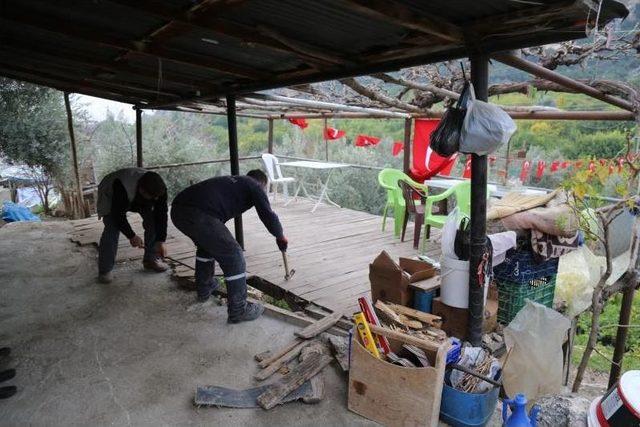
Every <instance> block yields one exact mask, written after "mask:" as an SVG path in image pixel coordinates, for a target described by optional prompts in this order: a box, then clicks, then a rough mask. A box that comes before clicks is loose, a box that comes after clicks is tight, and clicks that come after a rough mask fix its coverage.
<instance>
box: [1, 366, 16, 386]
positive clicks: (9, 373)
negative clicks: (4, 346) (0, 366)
mask: <svg viewBox="0 0 640 427" xmlns="http://www.w3.org/2000/svg"><path fill="white" fill-rule="evenodd" d="M15 376H16V370H15V369H7V370H5V371H2V372H0V383H2V382H5V381H9V380H10V379H11V378H13V377H15Z"/></svg>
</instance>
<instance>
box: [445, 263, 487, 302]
mask: <svg viewBox="0 0 640 427" xmlns="http://www.w3.org/2000/svg"><path fill="white" fill-rule="evenodd" d="M440 269H441V270H440V299H441V301H442V303H444V304H446V305H448V306H451V307H456V308H469V261H461V260H459V259H453V258H449V257H445V256H443V257H441V258H440ZM488 290H489V287H488V286H485V287H484V302H485V303H486V302H487V292H488Z"/></svg>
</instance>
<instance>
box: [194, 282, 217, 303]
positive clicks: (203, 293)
mask: <svg viewBox="0 0 640 427" xmlns="http://www.w3.org/2000/svg"><path fill="white" fill-rule="evenodd" d="M218 289H220V282H219V281H218V279H216V278H215V277H213V278H211V282H209V284H208V285H205V289H204V290H200V289H198V297H197V299H198V302H205V301H207V300H208V299H209V298H210V297H211V296H212V295H214V294H216V293H217V292H218Z"/></svg>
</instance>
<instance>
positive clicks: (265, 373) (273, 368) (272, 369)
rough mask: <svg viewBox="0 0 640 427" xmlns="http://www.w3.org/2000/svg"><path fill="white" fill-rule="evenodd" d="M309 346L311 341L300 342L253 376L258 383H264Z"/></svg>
mask: <svg viewBox="0 0 640 427" xmlns="http://www.w3.org/2000/svg"><path fill="white" fill-rule="evenodd" d="M309 344H311V341H300V342H299V343H298V344H296V346H295V347H293V348H292V349H291V350H289V351H288V352H286V353H285V354H283V355H282V356H280V357H279V358H277V359H276V360H274V361H273V362H272V363H271V364H270V365H268V366H267V367H266V368H264V369H262V370H260V371H259V372H258V373H257V374H255V375H254V376H253V378H255V379H256V380H258V381H264V380H266V379H267V378H269V377H270V376H271V375H273V374H275V373H276V372H278V370H279V369H280V368H282V367H283V366H285V365H286V364H287V363H289V362H290V361H292V360H293V359H295V358H296V357H298V355H299V354H300V352H301V351H302V349H303V348H305V347H306V346H308V345H309Z"/></svg>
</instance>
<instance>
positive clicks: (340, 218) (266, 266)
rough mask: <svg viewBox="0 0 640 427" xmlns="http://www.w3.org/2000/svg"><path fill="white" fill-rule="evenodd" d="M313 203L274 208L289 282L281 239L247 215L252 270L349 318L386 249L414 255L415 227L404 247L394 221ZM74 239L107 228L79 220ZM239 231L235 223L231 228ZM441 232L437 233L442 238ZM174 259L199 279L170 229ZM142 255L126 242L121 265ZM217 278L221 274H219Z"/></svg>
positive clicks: (182, 241)
mask: <svg viewBox="0 0 640 427" xmlns="http://www.w3.org/2000/svg"><path fill="white" fill-rule="evenodd" d="M312 207H313V203H312V202H311V201H310V200H306V199H298V200H297V201H294V202H292V203H291V204H289V205H288V206H284V205H283V203H282V201H281V200H280V198H279V199H278V201H277V202H275V203H273V208H274V210H275V211H276V212H277V213H278V215H279V217H280V220H281V222H282V225H283V227H284V230H285V234H286V236H287V238H288V239H289V251H288V256H289V264H290V265H289V267H290V268H293V269H295V270H296V273H295V275H294V276H293V277H292V278H291V279H290V280H288V281H286V280H284V266H283V263H282V256H281V254H280V252H279V251H278V248H277V246H276V243H275V239H274V238H273V236H271V235H270V234H269V233H268V232H267V230H266V229H265V228H264V226H263V225H262V223H261V222H260V220H259V219H258V216H257V214H256V212H255V210H253V209H252V210H251V211H249V212H247V213H246V214H245V215H243V219H244V236H245V237H244V240H245V250H246V252H245V257H246V261H247V271H248V273H249V274H250V275H256V276H259V277H260V278H262V279H263V280H266V281H268V282H270V283H272V284H274V285H276V286H278V287H280V288H282V289H284V290H287V291H289V292H291V293H293V294H295V295H296V296H298V297H300V298H302V299H304V300H306V301H309V302H313V303H315V304H317V305H319V306H322V307H325V308H328V309H330V310H332V311H334V310H342V311H343V312H344V313H346V314H350V312H351V311H353V310H355V309H356V308H357V298H358V297H359V296H362V295H367V294H369V263H370V262H371V261H372V260H373V259H374V258H375V257H376V256H377V255H378V254H379V253H380V252H381V251H382V250H386V251H387V252H388V253H389V254H390V255H391V256H392V257H393V258H395V259H397V258H398V257H400V256H405V257H406V256H414V255H417V251H416V250H414V249H413V247H412V244H411V240H412V236H413V226H412V224H410V225H409V227H408V229H407V238H408V239H407V241H405V242H403V243H401V242H400V239H398V238H395V237H394V235H393V219H389V220H388V223H387V229H386V231H384V232H382V231H381V228H380V227H381V223H382V222H381V221H382V218H381V217H379V216H376V215H371V214H368V213H365V212H359V211H354V210H350V209H341V208H336V207H333V206H328V205H321V206H320V207H318V209H317V210H316V212H315V213H311V212H310V211H311V208H312ZM131 222H132V226H133V227H134V229H136V228H138V229H140V228H141V224H140V220H139V216H137V215H133V216H132V218H131ZM74 223H75V224H74V225H75V231H74V236H73V237H72V239H73V240H74V241H77V242H78V243H80V244H96V243H97V241H98V240H99V236H100V232H101V229H102V226H101V224H100V223H99V222H98V221H97V220H96V218H95V217H94V218H89V219H85V220H81V221H74ZM228 225H229V226H230V229H231V230H232V231H233V221H230V222H229V223H228ZM436 233H437V230H436V231H435V233H432V234H436ZM433 238H434V236H433V235H432V239H431V241H430V242H427V255H429V256H431V257H432V258H437V257H438V256H439V251H440V248H439V244H436V243H434V242H433ZM167 245H168V249H169V256H170V257H171V258H173V259H176V260H178V261H180V262H181V263H184V264H185V265H186V266H177V267H176V268H175V274H176V275H177V276H180V277H189V276H193V270H192V268H193V266H194V264H195V259H194V256H195V249H194V247H193V245H192V243H191V241H190V240H189V239H188V238H187V237H186V236H184V235H182V234H181V233H180V232H179V231H178V230H176V229H175V227H174V226H173V224H170V225H169V230H168V239H167ZM141 256H142V252H141V251H140V250H139V249H134V248H130V247H129V246H128V242H127V241H126V239H124V238H121V241H120V249H119V252H118V261H124V260H131V259H139V258H140V257H141ZM216 273H220V270H219V269H217V271H216Z"/></svg>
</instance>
